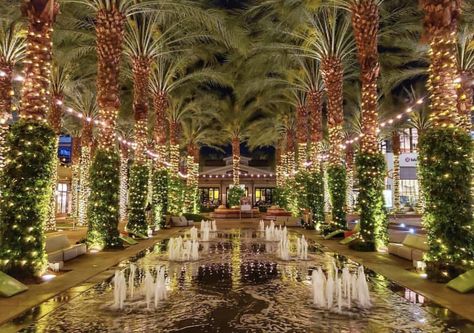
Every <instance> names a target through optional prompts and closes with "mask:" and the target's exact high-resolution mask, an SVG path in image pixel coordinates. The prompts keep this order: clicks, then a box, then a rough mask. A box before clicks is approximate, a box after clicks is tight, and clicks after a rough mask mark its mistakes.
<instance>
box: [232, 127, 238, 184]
mask: <svg viewBox="0 0 474 333" xmlns="http://www.w3.org/2000/svg"><path fill="white" fill-rule="evenodd" d="M232 175H233V181H234V185H239V184H240V138H239V137H238V136H234V137H233V138H232Z"/></svg>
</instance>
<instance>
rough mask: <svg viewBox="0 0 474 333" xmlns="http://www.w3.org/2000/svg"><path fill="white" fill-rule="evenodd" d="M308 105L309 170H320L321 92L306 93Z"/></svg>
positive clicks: (321, 133) (321, 138)
mask: <svg viewBox="0 0 474 333" xmlns="http://www.w3.org/2000/svg"><path fill="white" fill-rule="evenodd" d="M308 106H309V114H310V117H309V120H310V121H309V124H310V141H311V156H310V160H311V170H313V171H317V170H320V169H321V167H320V163H319V154H321V147H320V146H321V141H322V140H323V118H322V108H323V92H322V91H314V90H313V91H310V92H309V93H308Z"/></svg>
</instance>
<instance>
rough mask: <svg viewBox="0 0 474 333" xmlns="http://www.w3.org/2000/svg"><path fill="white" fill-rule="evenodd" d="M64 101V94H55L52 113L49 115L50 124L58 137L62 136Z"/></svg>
mask: <svg viewBox="0 0 474 333" xmlns="http://www.w3.org/2000/svg"><path fill="white" fill-rule="evenodd" d="M63 100H64V96H63V95H62V94H54V95H53V100H52V101H51V111H50V112H49V114H48V122H49V124H50V125H51V127H52V129H53V131H54V133H56V135H59V134H61V119H62V117H63V113H64V112H63V107H62V102H63ZM58 101H59V102H58Z"/></svg>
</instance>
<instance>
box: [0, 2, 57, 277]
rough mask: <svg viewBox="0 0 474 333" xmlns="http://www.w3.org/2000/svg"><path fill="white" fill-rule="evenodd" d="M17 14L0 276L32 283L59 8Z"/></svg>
mask: <svg viewBox="0 0 474 333" xmlns="http://www.w3.org/2000/svg"><path fill="white" fill-rule="evenodd" d="M21 9H22V13H23V15H24V16H25V17H26V18H27V20H28V34H27V36H26V43H27V46H26V55H25V60H26V61H25V65H24V76H25V82H24V86H23V90H22V96H21V111H20V112H21V116H22V118H23V120H22V121H20V122H18V123H16V124H15V125H14V126H13V127H12V130H11V131H12V132H11V133H12V135H10V137H9V139H8V153H7V158H8V159H9V162H8V163H7V164H6V166H5V168H4V173H3V177H2V200H1V202H0V205H1V207H0V228H1V229H0V235H1V241H0V244H1V245H0V247H1V248H0V256H1V258H2V271H4V272H6V273H8V274H12V275H14V276H18V275H20V276H23V277H32V276H38V275H40V274H42V273H43V272H44V270H45V268H46V265H47V258H46V253H45V249H44V243H45V237H44V227H45V224H46V221H47V210H46V209H44V207H47V204H48V202H49V201H48V200H49V196H50V192H51V182H50V180H51V176H52V172H53V167H52V161H53V159H54V156H55V153H56V152H55V150H54V132H53V131H52V130H51V128H50V127H49V126H48V125H47V124H45V123H44V121H45V119H46V116H47V114H48V111H49V107H50V72H51V57H52V51H51V49H52V39H51V33H52V30H53V24H54V21H55V18H56V15H57V13H58V11H59V5H58V3H57V2H56V1H55V0H30V1H26V2H24V3H23V4H22V7H21ZM25 137H26V138H28V137H34V138H35V140H33V141H30V140H25ZM18 152H21V154H18ZM25 168H26V169H25ZM25 198H29V200H25ZM24 212H28V213H27V214H25V213H24ZM19 226H21V227H19Z"/></svg>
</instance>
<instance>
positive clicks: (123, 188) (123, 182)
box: [119, 147, 128, 221]
mask: <svg viewBox="0 0 474 333" xmlns="http://www.w3.org/2000/svg"><path fill="white" fill-rule="evenodd" d="M127 205H128V149H127V147H125V149H121V153H120V202H119V209H120V211H119V213H120V221H124V220H126V219H127V217H128V214H127Z"/></svg>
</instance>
